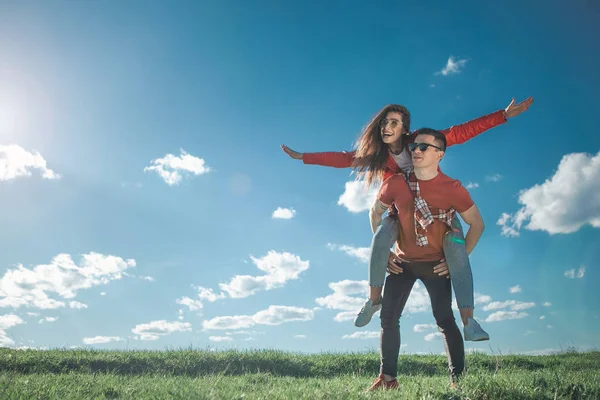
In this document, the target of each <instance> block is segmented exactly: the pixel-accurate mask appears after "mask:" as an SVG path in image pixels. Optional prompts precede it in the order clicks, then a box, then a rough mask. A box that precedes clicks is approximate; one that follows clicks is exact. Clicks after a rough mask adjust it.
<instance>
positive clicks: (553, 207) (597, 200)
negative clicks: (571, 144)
mask: <svg viewBox="0 0 600 400" xmlns="http://www.w3.org/2000/svg"><path fill="white" fill-rule="evenodd" d="M598 193H600V152H598V153H597V154H596V155H595V156H592V155H589V154H585V153H571V154H567V155H565V156H564V157H563V158H562V160H561V161H560V164H559V166H558V169H557V171H556V173H555V174H554V176H552V177H551V178H549V179H547V180H546V181H545V182H544V183H543V184H541V185H540V184H538V185H535V186H533V187H531V188H529V189H525V190H522V191H521V192H520V193H519V204H521V205H522V207H521V208H520V209H519V210H518V211H517V212H516V213H515V214H514V215H511V214H507V213H503V214H502V216H501V217H500V219H499V220H498V222H497V224H498V225H500V226H501V227H502V234H503V235H505V236H518V235H519V230H520V229H521V227H522V226H523V225H524V224H525V223H526V222H527V221H529V222H528V223H527V225H525V226H524V227H525V229H528V230H532V231H538V230H541V231H545V232H548V233H549V234H551V235H552V234H557V233H563V234H566V233H573V232H576V231H578V230H579V229H580V228H581V227H582V226H584V225H591V226H592V227H594V228H600V197H599V196H598Z"/></svg>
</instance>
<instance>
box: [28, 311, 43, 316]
mask: <svg viewBox="0 0 600 400" xmlns="http://www.w3.org/2000/svg"><path fill="white" fill-rule="evenodd" d="M27 315H29V316H30V317H39V316H40V313H36V312H28V313H27Z"/></svg>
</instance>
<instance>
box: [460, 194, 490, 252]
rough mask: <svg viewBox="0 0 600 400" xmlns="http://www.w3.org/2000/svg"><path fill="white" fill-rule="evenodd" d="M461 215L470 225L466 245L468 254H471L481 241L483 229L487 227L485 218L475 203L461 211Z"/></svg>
mask: <svg viewBox="0 0 600 400" xmlns="http://www.w3.org/2000/svg"><path fill="white" fill-rule="evenodd" d="M460 216H461V217H462V219H463V220H464V221H465V223H467V225H469V230H468V231H467V234H466V236H465V247H466V249H467V254H471V252H472V251H473V249H474V248H475V245H476V244H477V242H478V241H479V238H480V237H481V234H482V233H483V230H484V229H485V225H484V223H483V218H481V214H480V213H479V209H478V208H477V206H476V205H475V204H473V205H472V206H471V207H470V208H469V209H468V210H467V211H465V212H462V213H460Z"/></svg>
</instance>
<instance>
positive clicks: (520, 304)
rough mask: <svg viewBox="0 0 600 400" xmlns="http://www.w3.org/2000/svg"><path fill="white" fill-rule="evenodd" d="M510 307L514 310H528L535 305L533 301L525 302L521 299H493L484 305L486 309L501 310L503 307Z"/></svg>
mask: <svg viewBox="0 0 600 400" xmlns="http://www.w3.org/2000/svg"><path fill="white" fill-rule="evenodd" d="M507 307H510V309H511V310H513V311H521V310H526V309H528V308H531V307H535V303H533V302H524V301H519V300H506V301H492V302H491V303H489V304H486V305H485V306H483V310H484V311H492V310H501V309H503V308H507Z"/></svg>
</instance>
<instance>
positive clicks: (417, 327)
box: [413, 324, 437, 332]
mask: <svg viewBox="0 0 600 400" xmlns="http://www.w3.org/2000/svg"><path fill="white" fill-rule="evenodd" d="M432 329H437V325H436V324H416V325H415V326H414V327H413V331H415V332H427V331H430V330H432Z"/></svg>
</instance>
